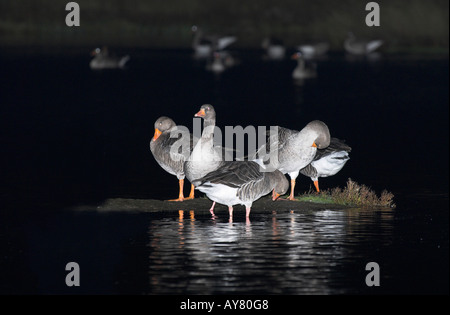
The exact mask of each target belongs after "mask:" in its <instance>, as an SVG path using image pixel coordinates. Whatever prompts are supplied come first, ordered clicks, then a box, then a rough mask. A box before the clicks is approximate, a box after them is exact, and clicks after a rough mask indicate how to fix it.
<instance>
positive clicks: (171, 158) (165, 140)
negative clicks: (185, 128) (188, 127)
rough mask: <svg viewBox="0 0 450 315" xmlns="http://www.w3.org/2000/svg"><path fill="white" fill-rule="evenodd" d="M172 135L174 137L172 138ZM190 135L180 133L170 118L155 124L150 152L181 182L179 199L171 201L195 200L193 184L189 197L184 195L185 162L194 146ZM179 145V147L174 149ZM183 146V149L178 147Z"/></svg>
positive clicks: (159, 120) (159, 119)
mask: <svg viewBox="0 0 450 315" xmlns="http://www.w3.org/2000/svg"><path fill="white" fill-rule="evenodd" d="M171 134H172V137H171ZM191 142H192V136H191V134H190V133H187V132H184V133H179V130H178V129H177V125H176V124H175V122H174V121H173V120H172V119H170V118H169V117H165V116H162V117H160V118H158V119H157V120H156V122H155V134H154V136H153V138H152V140H151V141H150V151H151V152H152V154H153V157H154V158H155V160H156V162H158V164H159V165H160V166H161V167H162V168H163V169H164V170H165V171H166V172H168V173H169V174H172V175H175V176H176V177H177V178H178V181H179V193H178V198H177V199H173V200H170V201H183V200H188V199H194V185H192V184H191V192H190V194H189V197H187V198H185V197H184V194H183V186H184V178H185V172H184V162H185V161H186V160H187V158H188V157H189V154H190V148H191V145H192V143H191ZM174 144H177V147H176V148H175V147H174ZM181 144H182V145H183V147H181V146H178V145H181ZM183 151H185V152H183Z"/></svg>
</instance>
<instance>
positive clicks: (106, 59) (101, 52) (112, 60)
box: [89, 47, 130, 70]
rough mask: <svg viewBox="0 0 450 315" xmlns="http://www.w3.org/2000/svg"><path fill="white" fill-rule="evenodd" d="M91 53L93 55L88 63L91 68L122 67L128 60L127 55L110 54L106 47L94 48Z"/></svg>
mask: <svg viewBox="0 0 450 315" xmlns="http://www.w3.org/2000/svg"><path fill="white" fill-rule="evenodd" d="M91 55H92V56H94V58H93V59H92V60H91V62H90V63H89V66H90V67H91V69H92V70H101V69H123V68H125V65H126V63H127V62H128V60H130V56H129V55H126V56H123V57H114V56H110V55H109V51H108V48H107V47H103V48H102V49H100V48H96V49H94V50H93V51H92V52H91Z"/></svg>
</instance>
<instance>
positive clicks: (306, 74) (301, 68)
mask: <svg viewBox="0 0 450 315" xmlns="http://www.w3.org/2000/svg"><path fill="white" fill-rule="evenodd" d="M291 58H292V59H294V60H297V67H295V69H294V71H292V78H293V79H295V80H304V79H311V78H315V77H317V71H316V64H315V63H313V64H312V65H311V66H309V67H307V66H306V63H305V59H304V58H303V54H302V53H301V52H296V53H295V54H293V55H292V56H291Z"/></svg>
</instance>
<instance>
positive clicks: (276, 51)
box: [261, 37, 286, 60]
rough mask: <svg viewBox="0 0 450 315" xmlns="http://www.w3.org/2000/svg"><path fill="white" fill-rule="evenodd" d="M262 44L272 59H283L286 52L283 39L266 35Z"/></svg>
mask: <svg viewBox="0 0 450 315" xmlns="http://www.w3.org/2000/svg"><path fill="white" fill-rule="evenodd" d="M261 46H262V48H263V49H264V50H265V51H266V56H267V57H268V58H269V59H272V60H281V59H283V58H284V56H285V54H286V47H285V46H284V44H283V41H282V40H281V39H278V38H274V37H266V38H264V40H263V42H262V43H261Z"/></svg>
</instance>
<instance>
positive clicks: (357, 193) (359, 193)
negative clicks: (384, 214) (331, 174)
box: [299, 178, 395, 208]
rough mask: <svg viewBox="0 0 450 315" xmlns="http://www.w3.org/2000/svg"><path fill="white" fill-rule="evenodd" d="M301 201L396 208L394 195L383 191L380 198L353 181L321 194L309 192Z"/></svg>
mask: <svg viewBox="0 0 450 315" xmlns="http://www.w3.org/2000/svg"><path fill="white" fill-rule="evenodd" d="M299 200H308V201H313V202H315V201H317V202H326V201H328V202H331V203H336V204H340V205H350V206H357V207H389V208H395V204H394V195H393V194H392V193H390V192H388V191H387V190H383V191H382V192H381V195H380V196H379V197H378V196H377V194H376V193H375V192H374V191H373V190H372V189H370V188H369V187H368V186H366V185H360V184H358V183H357V182H355V181H353V180H351V179H350V178H349V179H348V181H347V185H346V187H344V188H343V189H342V188H339V187H336V188H333V189H328V190H323V191H321V192H320V193H318V194H317V193H314V192H313V191H309V192H308V193H306V194H304V195H302V196H300V197H299Z"/></svg>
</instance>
